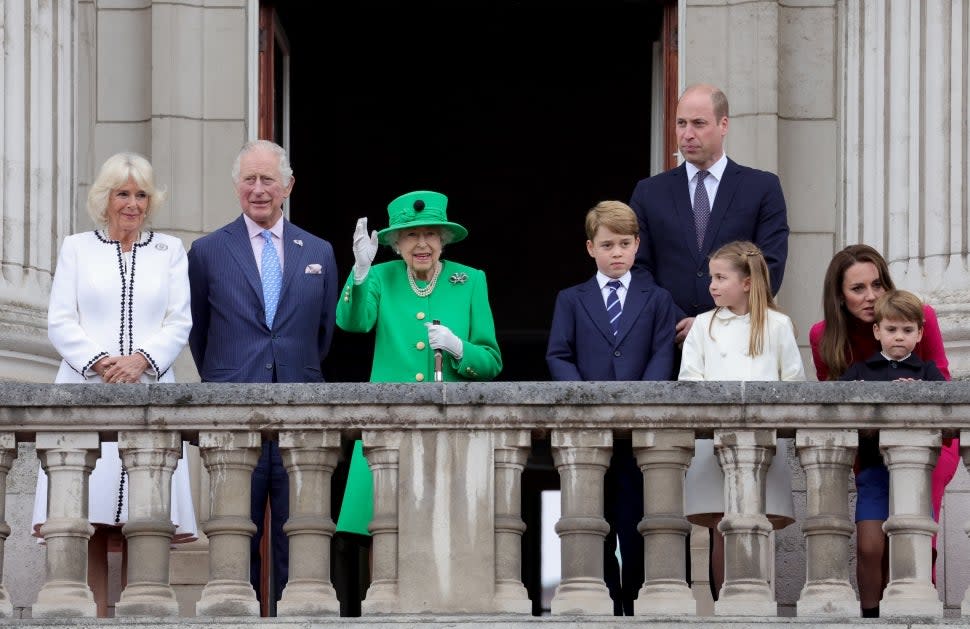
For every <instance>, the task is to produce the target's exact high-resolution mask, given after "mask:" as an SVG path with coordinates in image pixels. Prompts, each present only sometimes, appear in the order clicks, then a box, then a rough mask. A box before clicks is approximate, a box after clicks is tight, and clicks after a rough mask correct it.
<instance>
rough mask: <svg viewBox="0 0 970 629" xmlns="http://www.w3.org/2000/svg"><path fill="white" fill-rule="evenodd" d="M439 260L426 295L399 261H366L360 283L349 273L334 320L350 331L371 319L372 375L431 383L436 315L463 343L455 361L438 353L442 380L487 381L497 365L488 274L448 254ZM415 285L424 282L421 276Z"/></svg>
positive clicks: (377, 378)
mask: <svg viewBox="0 0 970 629" xmlns="http://www.w3.org/2000/svg"><path fill="white" fill-rule="evenodd" d="M441 264H442V269H441V275H440V276H439V277H438V283H437V285H436V286H435V289H434V292H432V293H431V294H430V295H428V296H427V297H419V296H418V295H416V294H415V293H414V291H413V290H411V285H410V283H409V282H408V276H407V267H406V266H405V263H404V260H394V261H393V262H385V263H383V264H378V265H375V266H373V267H371V270H370V272H369V273H368V274H367V277H366V278H364V281H363V283H361V284H360V285H358V286H355V285H354V275H353V273H351V274H350V277H349V278H347V283H346V284H344V288H343V290H342V291H341V293H340V297H339V300H338V301H337V325H338V326H339V327H340V329H342V330H346V331H347V332H370V331H371V330H372V329H374V328H375V326H376V330H377V331H376V336H375V339H374V363H373V365H372V366H371V373H370V380H371V382H433V381H434V350H432V349H431V347H429V346H428V329H427V327H426V326H425V323H431V321H432V320H434V319H437V320H438V321H440V322H441V325H443V326H446V327H447V328H448V329H450V330H451V331H452V332H454V333H455V336H457V337H458V338H460V339H461V340H462V343H463V344H464V349H463V352H464V354H463V356H462V358H461V360H460V361H456V360H455V359H454V358H452V357H451V354H449V353H448V352H442V353H443V354H444V360H443V361H442V379H443V380H445V381H446V382H457V381H460V380H492V379H493V378H495V377H496V376H497V375H498V374H499V372H500V371H501V370H502V354H501V352H500V351H499V348H498V341H496V340H495V321H494V320H493V319H492V308H491V306H490V305H489V303H488V286H487V284H486V282H485V273H484V272H483V271H479V270H478V269H473V268H471V267H469V266H465V265H463V264H457V263H455V262H449V261H446V260H442V262H441ZM452 280H454V281H452ZM461 280H464V281H461ZM417 284H418V287H419V288H423V287H424V286H425V284H426V283H425V282H420V281H418V282H417Z"/></svg>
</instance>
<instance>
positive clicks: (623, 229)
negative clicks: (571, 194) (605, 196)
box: [586, 201, 640, 240]
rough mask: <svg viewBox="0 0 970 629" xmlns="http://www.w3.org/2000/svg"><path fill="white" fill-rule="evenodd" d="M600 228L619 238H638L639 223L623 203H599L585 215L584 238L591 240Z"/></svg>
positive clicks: (629, 208)
mask: <svg viewBox="0 0 970 629" xmlns="http://www.w3.org/2000/svg"><path fill="white" fill-rule="evenodd" d="M600 227H605V228H607V229H609V230H610V231H611V232H613V233H614V234H620V235H621V236H637V237H639V236H640V222H639V221H638V220H637V215H636V213H635V212H634V211H633V208H631V207H630V206H629V205H627V204H626V203H624V202H623V201H600V202H599V203H597V204H596V205H594V206H593V207H592V209H590V211H589V212H587V213H586V238H588V239H589V240H593V238H594V237H596V232H597V230H598V229H599V228H600Z"/></svg>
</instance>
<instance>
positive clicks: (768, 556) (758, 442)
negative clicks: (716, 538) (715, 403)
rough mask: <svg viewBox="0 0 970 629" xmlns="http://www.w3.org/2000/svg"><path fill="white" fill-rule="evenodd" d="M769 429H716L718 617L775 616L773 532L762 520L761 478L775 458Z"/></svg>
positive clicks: (763, 512)
mask: <svg viewBox="0 0 970 629" xmlns="http://www.w3.org/2000/svg"><path fill="white" fill-rule="evenodd" d="M775 437H776V434H775V431H774V430H715V431H714V449H715V451H716V453H717V458H718V460H719V461H720V463H721V469H722V470H724V510H725V511H724V518H723V519H722V520H721V522H720V523H719V524H718V526H717V528H718V530H719V531H721V533H723V534H724V585H723V587H722V588H721V592H720V596H719V598H718V600H717V602H716V603H714V614H715V615H717V616H776V615H777V614H778V606H777V604H776V603H775V593H774V591H773V590H772V588H771V585H770V584H769V576H770V574H771V564H772V563H773V561H774V557H773V556H772V553H771V539H770V538H769V536H770V535H771V531H772V527H771V522H770V521H769V520H768V516H766V515H765V476H766V475H767V473H768V467H769V466H770V465H771V459H772V457H773V456H774V454H775V443H776V441H775Z"/></svg>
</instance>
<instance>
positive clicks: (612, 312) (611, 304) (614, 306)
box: [606, 280, 623, 336]
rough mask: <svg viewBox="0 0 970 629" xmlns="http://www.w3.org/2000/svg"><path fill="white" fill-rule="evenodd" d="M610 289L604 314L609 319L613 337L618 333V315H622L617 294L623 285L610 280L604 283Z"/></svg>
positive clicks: (617, 281) (618, 281) (621, 307)
mask: <svg viewBox="0 0 970 629" xmlns="http://www.w3.org/2000/svg"><path fill="white" fill-rule="evenodd" d="M606 285H607V286H608V287H609V289H610V294H609V295H607V296H606V314H607V315H608V316H609V318H610V328H612V329H613V336H616V333H617V332H619V331H620V315H621V314H623V306H621V305H620V294H619V293H618V292H617V291H618V290H619V289H620V287H621V286H623V284H622V283H621V282H620V280H610V281H609V282H607V283H606Z"/></svg>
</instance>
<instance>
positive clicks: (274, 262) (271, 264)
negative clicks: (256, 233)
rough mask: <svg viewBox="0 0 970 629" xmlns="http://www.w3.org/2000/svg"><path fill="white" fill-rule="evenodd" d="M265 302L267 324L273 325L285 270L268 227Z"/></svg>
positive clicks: (264, 247)
mask: <svg viewBox="0 0 970 629" xmlns="http://www.w3.org/2000/svg"><path fill="white" fill-rule="evenodd" d="M262 236H263V240H264V241H265V242H264V243H263V258H262V274H263V278H262V279H263V304H264V305H265V306H266V325H267V326H268V327H269V328H272V327H273V318H274V317H275V316H276V306H277V304H279V301H280V287H281V286H282V285H283V270H282V269H280V258H279V256H278V255H276V247H275V246H274V245H273V234H272V232H270V231H269V230H268V229H264V230H263V233H262Z"/></svg>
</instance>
